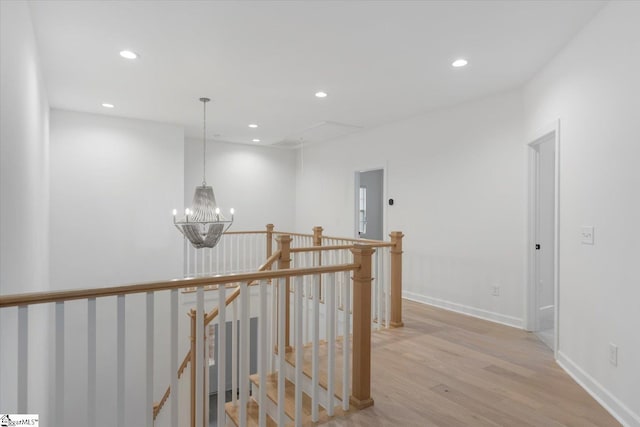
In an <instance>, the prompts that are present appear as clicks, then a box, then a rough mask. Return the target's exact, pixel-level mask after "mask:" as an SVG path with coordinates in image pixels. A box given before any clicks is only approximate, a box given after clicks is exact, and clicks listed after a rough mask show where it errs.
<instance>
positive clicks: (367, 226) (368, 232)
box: [355, 169, 384, 240]
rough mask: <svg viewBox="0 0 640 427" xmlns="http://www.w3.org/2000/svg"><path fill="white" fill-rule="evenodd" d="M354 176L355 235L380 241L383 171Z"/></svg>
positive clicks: (360, 172)
mask: <svg viewBox="0 0 640 427" xmlns="http://www.w3.org/2000/svg"><path fill="white" fill-rule="evenodd" d="M355 175H356V177H355V189H356V195H355V200H356V203H355V205H356V221H355V223H356V230H355V235H356V237H358V238H361V239H372V240H382V239H383V234H384V231H383V230H384V224H383V223H384V217H383V215H384V206H383V200H384V199H383V197H384V191H383V190H384V169H374V170H367V171H358V172H356V174H355Z"/></svg>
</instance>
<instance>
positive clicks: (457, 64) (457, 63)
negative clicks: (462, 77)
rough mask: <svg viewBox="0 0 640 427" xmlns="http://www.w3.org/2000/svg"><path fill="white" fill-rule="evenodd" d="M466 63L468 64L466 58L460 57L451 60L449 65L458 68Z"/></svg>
mask: <svg viewBox="0 0 640 427" xmlns="http://www.w3.org/2000/svg"><path fill="white" fill-rule="evenodd" d="M467 64H468V62H467V60H466V59H462V58H460V59H456V60H455V61H453V62H452V63H451V66H452V67H456V68H459V67H464V66H465V65H467Z"/></svg>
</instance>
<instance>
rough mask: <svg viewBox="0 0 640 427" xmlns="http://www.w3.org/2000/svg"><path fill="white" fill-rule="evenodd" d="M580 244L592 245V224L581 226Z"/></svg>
mask: <svg viewBox="0 0 640 427" xmlns="http://www.w3.org/2000/svg"><path fill="white" fill-rule="evenodd" d="M581 236H582V244H583V245H593V226H588V227H582V233H581Z"/></svg>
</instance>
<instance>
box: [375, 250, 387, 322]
mask: <svg viewBox="0 0 640 427" xmlns="http://www.w3.org/2000/svg"><path fill="white" fill-rule="evenodd" d="M380 250H382V248H376V250H375V251H376V252H375V263H376V265H375V270H373V271H374V272H375V273H374V274H375V275H376V278H375V280H374V283H375V287H374V292H375V293H376V303H377V307H376V308H377V309H378V311H377V316H378V326H377V328H378V329H381V328H382V326H383V323H382V306H383V298H384V295H383V291H384V282H385V281H384V279H383V277H382V275H381V274H380V271H381V269H380V261H381V259H380ZM386 317H387V316H385V320H386Z"/></svg>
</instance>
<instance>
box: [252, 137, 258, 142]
mask: <svg viewBox="0 0 640 427" xmlns="http://www.w3.org/2000/svg"><path fill="white" fill-rule="evenodd" d="M252 141H253V142H260V140H259V139H258V138H253V139H252Z"/></svg>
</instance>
